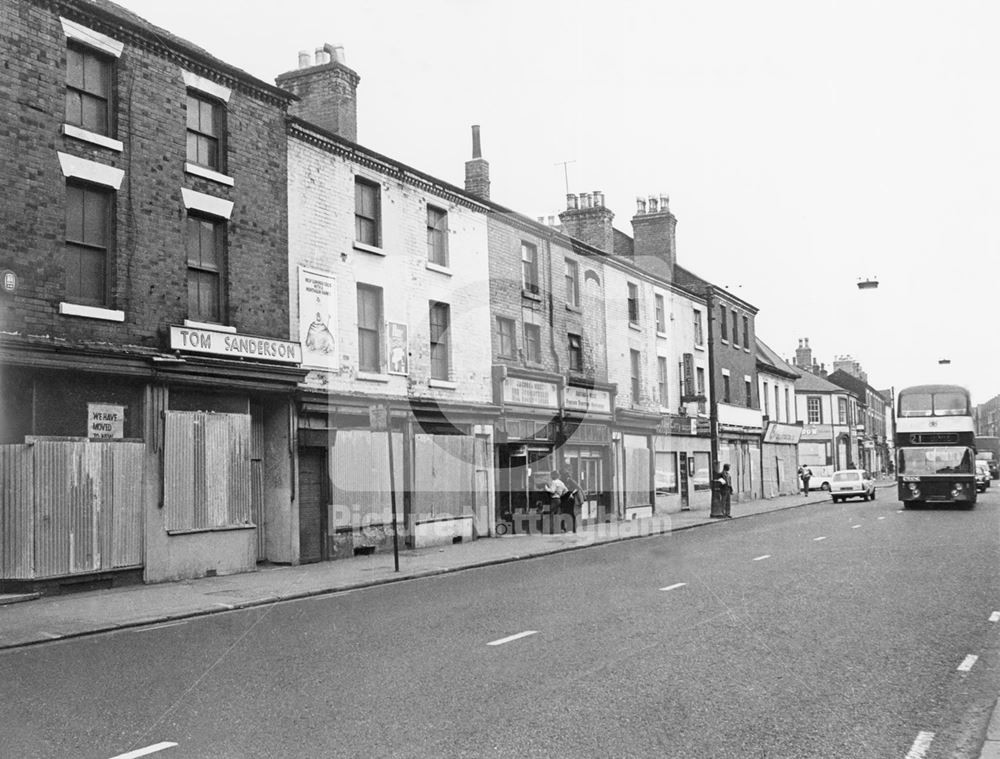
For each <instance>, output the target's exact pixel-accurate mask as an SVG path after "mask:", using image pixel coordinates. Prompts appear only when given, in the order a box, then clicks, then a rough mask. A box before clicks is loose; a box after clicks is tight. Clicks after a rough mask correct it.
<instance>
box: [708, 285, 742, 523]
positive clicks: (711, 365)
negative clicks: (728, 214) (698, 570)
mask: <svg viewBox="0 0 1000 759" xmlns="http://www.w3.org/2000/svg"><path fill="white" fill-rule="evenodd" d="M705 309H706V310H707V311H708V394H709V396H710V397H711V400H710V401H709V405H708V434H709V437H710V440H709V445H710V446H711V448H710V450H711V457H712V465H711V471H712V480H711V483H710V484H711V492H712V508H711V512H710V514H709V516H711V517H722V516H725V515H724V514H723V513H722V493H720V492H719V486H718V484H717V483H716V481H715V478H716V475H718V473H719V472H720V471H721V467H720V466H719V394H718V393H717V392H716V387H715V326H714V325H715V289H714V288H713V287H712V285H709V286H708V288H707V289H706V290H705ZM733 339H735V337H734V338H733Z"/></svg>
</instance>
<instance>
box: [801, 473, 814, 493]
mask: <svg viewBox="0 0 1000 759" xmlns="http://www.w3.org/2000/svg"><path fill="white" fill-rule="evenodd" d="M812 476H813V473H812V470H811V469H810V468H809V467H807V466H800V467H799V477H801V478H802V495H809V478H810V477H812Z"/></svg>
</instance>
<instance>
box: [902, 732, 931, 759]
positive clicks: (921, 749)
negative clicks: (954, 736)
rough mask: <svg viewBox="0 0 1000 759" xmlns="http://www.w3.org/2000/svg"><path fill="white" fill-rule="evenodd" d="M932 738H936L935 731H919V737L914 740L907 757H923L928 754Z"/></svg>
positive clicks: (909, 758)
mask: <svg viewBox="0 0 1000 759" xmlns="http://www.w3.org/2000/svg"><path fill="white" fill-rule="evenodd" d="M932 740H934V733H929V732H927V731H926V730H924V731H921V732H919V733H917V739H916V740H915V741H913V745H912V746H911V747H910V751H909V753H908V754H907V755H906V759H923V757H925V756H927V749H929V748H930V747H931V741H932Z"/></svg>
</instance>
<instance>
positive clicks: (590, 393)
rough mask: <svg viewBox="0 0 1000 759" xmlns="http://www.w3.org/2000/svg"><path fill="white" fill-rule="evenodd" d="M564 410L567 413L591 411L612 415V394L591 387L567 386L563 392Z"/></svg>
mask: <svg viewBox="0 0 1000 759" xmlns="http://www.w3.org/2000/svg"><path fill="white" fill-rule="evenodd" d="M563 408H564V409H566V410H567V411H591V412H593V413H596V414H610V413H611V393H610V392H608V391H607V390H595V389H594V388H591V387H575V386H574V385H567V386H566V389H565V391H563Z"/></svg>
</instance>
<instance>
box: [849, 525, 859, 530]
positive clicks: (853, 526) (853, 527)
mask: <svg viewBox="0 0 1000 759" xmlns="http://www.w3.org/2000/svg"><path fill="white" fill-rule="evenodd" d="M860 526H861V525H860V524H852V525H851V529H852V530H856V529H858V528H859V527H860Z"/></svg>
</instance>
